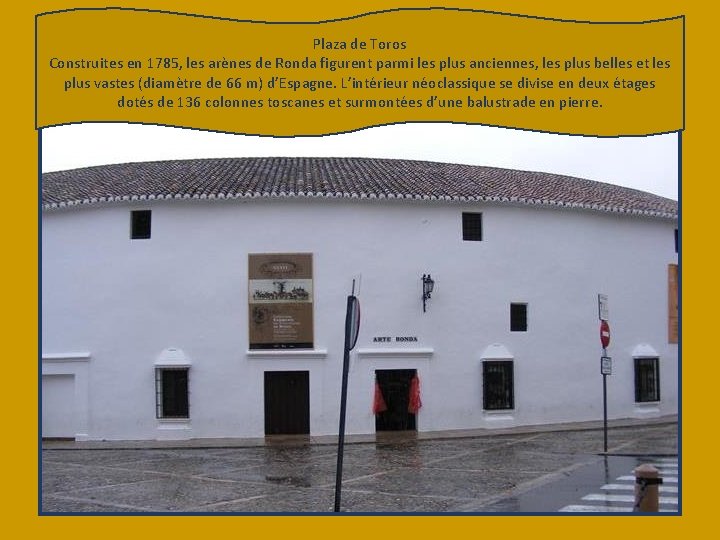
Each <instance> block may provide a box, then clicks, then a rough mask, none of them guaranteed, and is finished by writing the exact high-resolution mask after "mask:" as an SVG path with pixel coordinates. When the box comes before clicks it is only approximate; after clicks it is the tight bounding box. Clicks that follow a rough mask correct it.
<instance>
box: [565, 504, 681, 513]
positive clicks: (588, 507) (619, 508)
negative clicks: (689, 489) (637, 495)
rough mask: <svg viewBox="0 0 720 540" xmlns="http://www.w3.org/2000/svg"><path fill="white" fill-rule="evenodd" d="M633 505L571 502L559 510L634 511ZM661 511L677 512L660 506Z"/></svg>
mask: <svg viewBox="0 0 720 540" xmlns="http://www.w3.org/2000/svg"><path fill="white" fill-rule="evenodd" d="M632 511H633V508H632V507H631V506H595V505H590V504H569V505H567V506H563V507H562V508H561V509H560V510H558V512H632ZM660 512H677V510H670V509H667V508H660Z"/></svg>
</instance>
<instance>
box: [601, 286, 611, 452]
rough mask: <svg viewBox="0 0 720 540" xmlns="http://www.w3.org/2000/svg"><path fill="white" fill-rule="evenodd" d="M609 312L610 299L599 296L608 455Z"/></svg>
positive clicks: (604, 423) (604, 414) (605, 439)
mask: <svg viewBox="0 0 720 540" xmlns="http://www.w3.org/2000/svg"><path fill="white" fill-rule="evenodd" d="M608 317H609V310H608V297H607V295H605V294H598V318H599V319H600V345H602V356H601V357H600V373H601V374H602V378H603V451H604V452H605V453H607V446H608V444H607V376H608V375H612V358H610V357H609V356H608V355H607V348H608V347H609V346H610V325H609V324H608Z"/></svg>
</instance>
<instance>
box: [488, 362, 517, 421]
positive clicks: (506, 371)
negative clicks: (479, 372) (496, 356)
mask: <svg viewBox="0 0 720 540" xmlns="http://www.w3.org/2000/svg"><path fill="white" fill-rule="evenodd" d="M514 394H515V388H514V382H513V362H512V360H492V361H490V360H488V361H485V362H483V409H485V410H486V411H496V410H504V409H513V408H514V407H515V395H514Z"/></svg>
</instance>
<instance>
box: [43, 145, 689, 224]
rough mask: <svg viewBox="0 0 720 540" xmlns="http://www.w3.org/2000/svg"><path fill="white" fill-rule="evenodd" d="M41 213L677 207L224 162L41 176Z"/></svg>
mask: <svg viewBox="0 0 720 540" xmlns="http://www.w3.org/2000/svg"><path fill="white" fill-rule="evenodd" d="M42 180H43V186H42V202H43V208H44V209H54V208H63V207H69V206H76V205H88V204H100V203H111V202H120V201H146V200H159V199H234V198H275V197H289V198H294V197H319V198H345V199H411V200H413V199H414V200H428V201H456V202H488V201H490V202H500V203H508V204H527V205H539V206H561V207H570V208H582V209H588V210H598V211H604V212H615V213H625V214H636V215H644V216H655V217H661V218H669V219H677V216H678V203H677V201H674V200H672V199H666V198H664V197H660V196H657V195H653V194H650V193H645V192H643V191H637V190H634V189H629V188H624V187H619V186H615V185H611V184H604V183H601V182H595V181H591V180H584V179H581V178H573V177H570V176H561V175H558V174H550V173H543V172H528V171H518V170H512V169H499V168H494V167H480V166H476V165H458V164H451V163H435V162H429V161H411V160H402V159H373V158H283V157H265V158H223V159H192V160H177V161H154V162H143V163H125V164H119V165H103V166H98V167H88V168H83V169H74V170H68V171H59V172H49V173H44V174H43V175H42Z"/></svg>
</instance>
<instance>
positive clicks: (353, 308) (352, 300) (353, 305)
mask: <svg viewBox="0 0 720 540" xmlns="http://www.w3.org/2000/svg"><path fill="white" fill-rule="evenodd" d="M359 331H360V302H359V301H358V299H357V296H355V280H353V285H352V293H350V295H349V296H348V297H347V309H346V311H345V352H344V355H343V371H342V390H341V394H340V426H339V428H338V450H337V470H336V473H335V510H334V511H335V512H340V495H341V486H342V467H343V453H344V450H345V413H346V409H347V386H348V371H349V367H350V351H352V350H353V349H354V348H355V343H357V338H358V333H359Z"/></svg>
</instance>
